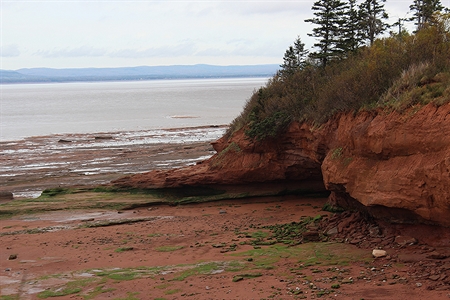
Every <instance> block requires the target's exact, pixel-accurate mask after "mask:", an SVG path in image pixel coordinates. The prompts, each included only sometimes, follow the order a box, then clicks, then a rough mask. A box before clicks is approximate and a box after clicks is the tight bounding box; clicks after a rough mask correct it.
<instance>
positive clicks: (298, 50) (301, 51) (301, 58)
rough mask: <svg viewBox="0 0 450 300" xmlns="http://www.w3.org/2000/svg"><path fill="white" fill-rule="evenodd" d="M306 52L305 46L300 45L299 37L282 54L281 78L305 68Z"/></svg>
mask: <svg viewBox="0 0 450 300" xmlns="http://www.w3.org/2000/svg"><path fill="white" fill-rule="evenodd" d="M307 54H308V50H305V44H304V43H302V41H301V39H300V37H297V39H296V40H295V41H294V46H292V45H291V46H289V48H288V49H287V50H286V52H285V53H284V57H283V64H282V65H280V67H281V71H280V72H281V75H282V76H290V75H292V74H294V73H295V72H296V71H297V70H299V69H303V68H304V67H305V66H306V60H305V58H306V55H307Z"/></svg>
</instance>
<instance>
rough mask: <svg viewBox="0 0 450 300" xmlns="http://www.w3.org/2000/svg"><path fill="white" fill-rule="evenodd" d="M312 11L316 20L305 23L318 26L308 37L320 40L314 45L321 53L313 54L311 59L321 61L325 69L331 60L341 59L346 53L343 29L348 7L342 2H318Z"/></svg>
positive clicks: (321, 0) (335, 0)
mask: <svg viewBox="0 0 450 300" xmlns="http://www.w3.org/2000/svg"><path fill="white" fill-rule="evenodd" d="M312 10H313V11H314V16H315V18H312V19H307V20H305V22H309V23H313V24H316V25H317V27H315V28H314V29H313V33H309V34H308V35H309V36H312V37H315V38H318V39H319V41H318V42H317V43H316V44H314V46H315V47H318V48H319V51H317V52H314V53H311V57H312V58H316V59H319V60H320V61H321V63H322V66H323V67H325V66H326V65H327V63H328V61H329V60H330V58H334V57H340V56H341V55H342V54H343V52H344V51H343V49H342V27H343V25H344V23H345V12H346V10H347V5H346V3H344V2H342V1H340V0H318V1H317V2H315V3H314V5H313V7H312Z"/></svg>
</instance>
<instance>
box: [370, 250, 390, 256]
mask: <svg viewBox="0 0 450 300" xmlns="http://www.w3.org/2000/svg"><path fill="white" fill-rule="evenodd" d="M372 255H373V257H376V258H378V257H385V256H386V255H387V252H386V251H385V250H379V249H373V250H372Z"/></svg>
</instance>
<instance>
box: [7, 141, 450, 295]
mask: <svg viewBox="0 0 450 300" xmlns="http://www.w3.org/2000/svg"><path fill="white" fill-rule="evenodd" d="M58 138H59V137H58ZM56 143H65V141H62V142H60V141H59V140H56ZM57 145H59V144H57ZM25 146H26V145H25V144H24V147H25ZM11 147H12V146H11ZM15 147H16V148H15V149H14V151H11V153H15V154H11V155H17V153H20V145H15ZM27 147H29V145H28V146H27ZM94 148H95V147H90V148H89V147H88V148H86V147H83V148H81V149H79V150H78V151H75V150H74V149H73V148H72V149H68V150H67V151H66V152H65V151H62V150H61V149H60V150H61V151H57V152H55V154H54V155H53V156H52V155H50V154H48V153H47V154H46V155H42V154H41V155H39V152H35V153H36V155H35V158H34V162H35V164H38V163H36V162H38V161H43V160H44V156H45V161H47V162H48V164H49V165H50V164H51V163H53V166H58V165H60V164H57V162H62V161H64V160H65V161H66V162H70V169H71V170H74V171H68V170H67V168H66V170H65V169H64V166H61V167H60V168H58V167H52V168H32V169H30V170H32V171H30V172H23V174H22V175H20V176H19V175H16V176H11V177H8V176H7V175H2V180H3V179H4V181H3V182H2V185H1V188H2V190H9V191H14V192H17V193H19V194H20V192H21V191H25V190H28V191H40V190H43V189H44V188H48V187H55V186H71V185H83V186H92V184H94V185H95V184H96V183H97V182H107V181H108V180H110V179H114V178H117V177H118V176H121V174H123V173H125V172H123V171H117V168H116V167H114V168H113V169H114V172H97V173H96V174H91V173H89V172H88V171H83V172H84V173H82V172H77V171H76V170H79V169H81V167H82V164H83V163H86V162H87V161H92V162H99V160H98V159H100V158H101V157H110V158H111V159H109V163H110V164H111V162H112V161H114V164H115V166H119V165H120V164H121V163H125V162H126V163H128V166H130V164H133V163H134V164H135V165H134V167H133V166H131V167H129V169H130V170H131V171H133V170H142V169H145V168H146V166H151V165H153V166H154V165H155V162H156V161H158V163H160V162H161V161H164V160H167V161H177V162H180V161H182V162H184V163H186V161H184V159H186V158H189V159H192V161H195V159H196V158H198V157H202V156H205V155H206V156H207V155H210V154H211V148H210V146H209V144H208V142H204V141H203V142H198V143H191V144H186V143H184V144H182V145H180V144H172V145H169V144H158V145H136V146H127V148H126V149H125V148H124V147H122V148H120V150H119V149H117V147H116V148H111V149H106V148H105V147H98V149H97V148H95V149H94ZM163 150H164V151H163ZM27 153H28V152H27ZM7 155H8V154H5V153H4V154H3V155H2V159H6V160H4V161H7V162H8V163H9V164H11V165H13V164H14V159H18V160H17V163H18V164H19V163H23V162H20V161H19V157H16V158H14V157H13V156H7ZM27 155H28V154H27ZM29 155H30V156H29V157H28V156H27V157H28V158H27V159H28V160H29V162H28V164H31V161H33V157H32V155H31V154H29ZM161 155H163V156H161ZM121 160H123V161H121ZM75 162H78V163H75ZM100 162H101V163H96V164H95V165H96V170H98V169H101V168H105V169H106V168H107V167H108V162H107V161H102V160H100ZM144 163H145V164H146V165H144ZM189 163H191V162H189ZM23 164H25V165H26V163H23ZM77 164H80V165H77ZM66 167H67V165H66ZM85 169H86V168H85ZM5 172H6V171H5ZM121 172H123V173H121ZM92 173H95V172H92ZM5 174H6V173H5ZM156 198H157V196H155V195H145V194H142V195H130V194H126V193H108V192H93V191H90V190H85V191H80V192H77V193H73V194H67V195H56V196H54V197H41V198H38V199H27V198H26V197H18V198H16V199H15V200H12V201H4V203H3V204H1V205H0V216H1V219H0V220H1V221H0V224H1V225H0V294H1V297H0V299H2V300H6V299H43V298H49V297H51V298H53V299H129V300H131V299H319V298H320V299H430V300H433V299H447V298H449V295H450V290H449V288H450V285H449V280H450V278H449V276H450V259H449V258H448V257H449V255H450V253H449V250H448V249H449V247H448V240H446V239H447V238H448V236H447V235H446V234H447V231H446V230H444V231H442V230H443V229H439V230H441V231H440V232H439V230H437V235H438V236H437V237H436V238H434V239H433V238H430V236H429V235H428V236H420V234H419V235H416V237H417V238H416V237H414V235H415V233H418V232H419V231H420V230H419V229H417V228H416V229H414V228H413V229H410V230H409V231H408V230H405V229H404V228H403V230H402V231H399V230H398V228H397V229H396V228H386V227H383V226H377V225H376V224H375V225H374V224H372V223H366V222H365V221H364V220H361V219H360V218H358V216H355V214H351V213H344V214H334V213H330V212H326V211H323V210H322V207H323V205H324V203H325V201H326V199H324V198H311V197H306V196H299V195H290V196H280V197H255V198H250V199H238V200H226V199H225V200H221V201H215V202H208V203H197V204H188V205H183V206H170V205H157V206H154V205H151V202H152V201H156V200H157V199H156ZM137 202H139V203H141V202H142V203H143V205H142V206H141V207H139V208H134V209H123V206H120V205H117V204H121V203H122V204H123V203H137ZM145 203H147V204H145ZM96 204H98V205H97V208H96ZM319 216H320V217H319ZM293 222H295V223H293ZM281 224H288V225H286V226H284V227H280V226H275V225H281ZM294 225H295V226H298V227H295V226H294ZM301 226H304V227H301ZM304 228H306V233H302V235H299V236H296V237H283V238H280V237H279V236H280V231H281V232H283V231H289V230H291V231H292V230H294V231H295V230H298V231H301V230H303V229H304ZM439 236H441V237H443V238H444V239H442V238H441V239H439V238H438V237H439ZM374 248H381V249H383V250H385V251H386V252H387V253H386V254H387V255H386V256H384V257H381V258H374V257H373V255H372V250H373V249H374Z"/></svg>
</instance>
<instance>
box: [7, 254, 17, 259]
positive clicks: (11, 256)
mask: <svg viewBox="0 0 450 300" xmlns="http://www.w3.org/2000/svg"><path fill="white" fill-rule="evenodd" d="M14 259H17V254H11V255H10V256H9V257H8V260H14Z"/></svg>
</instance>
